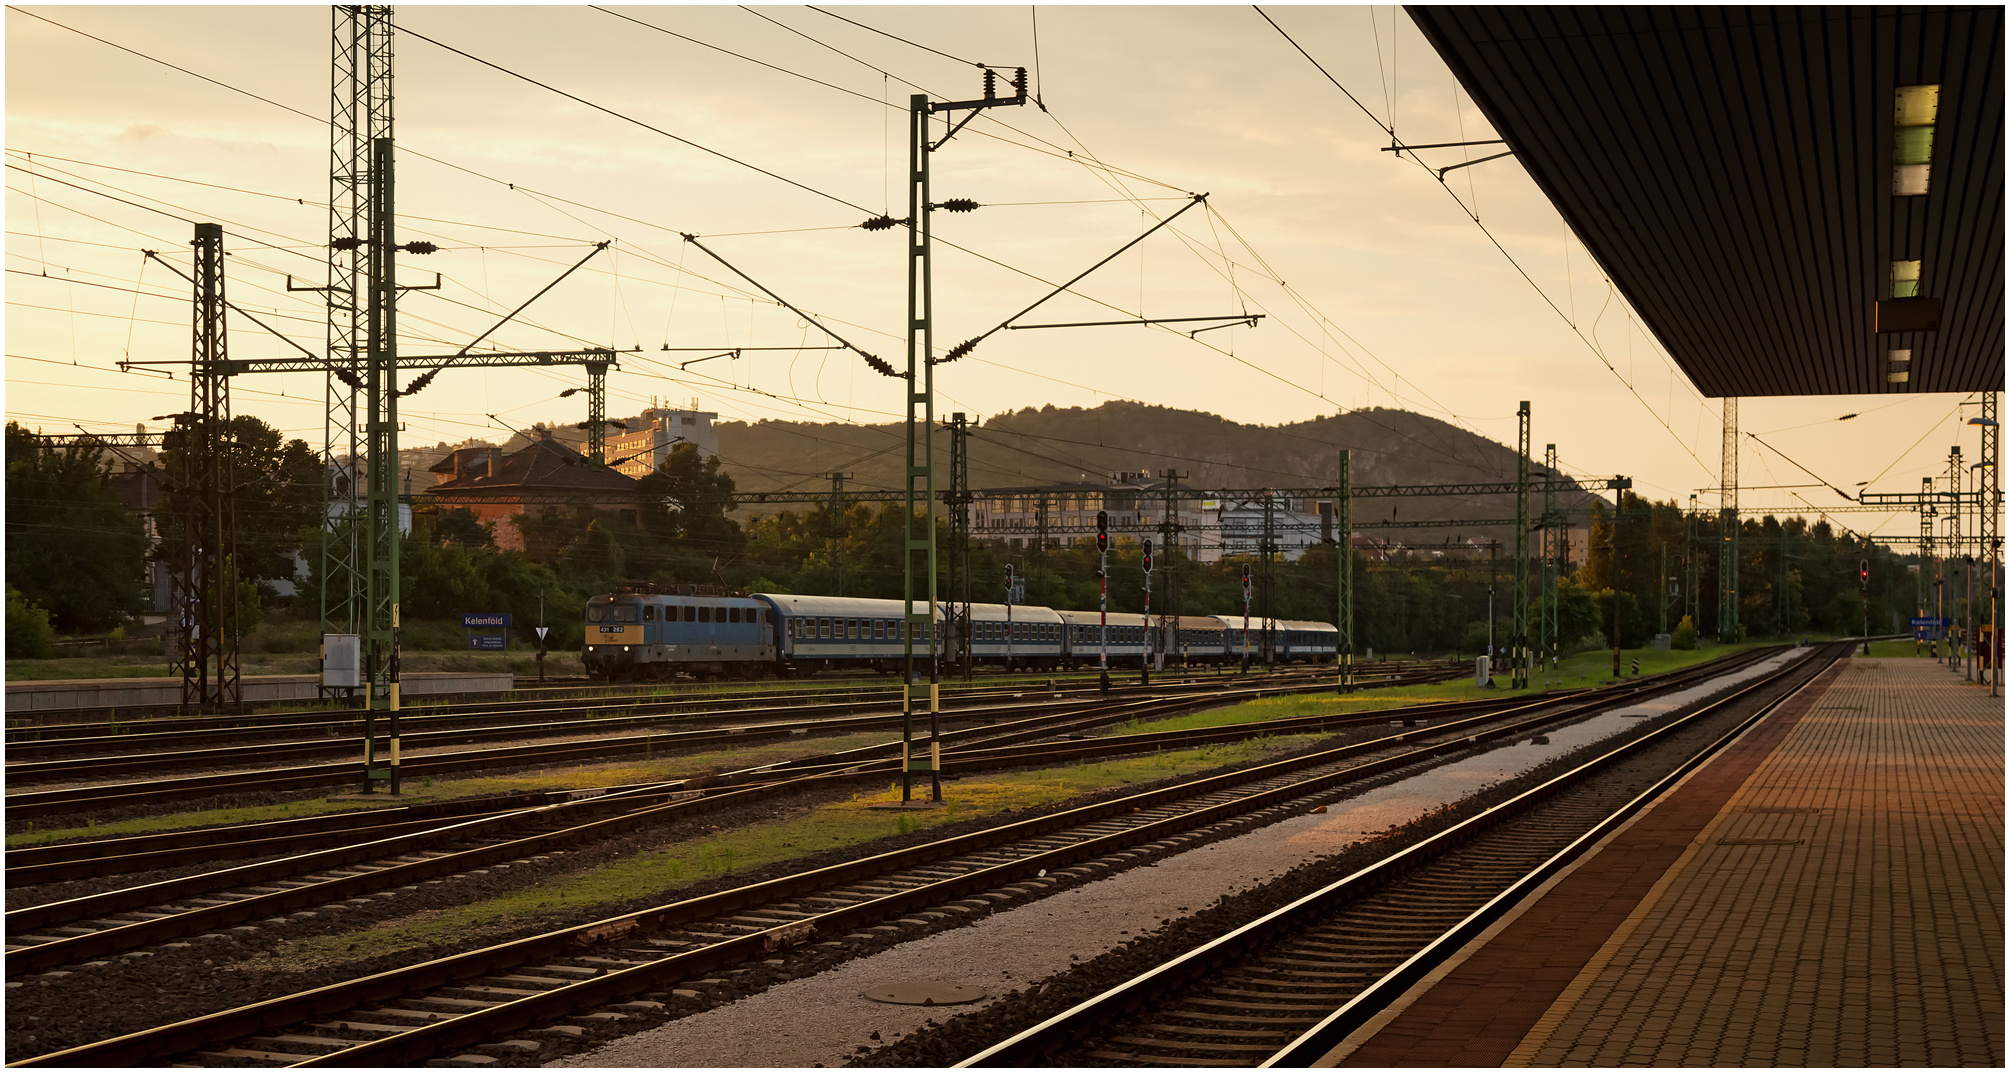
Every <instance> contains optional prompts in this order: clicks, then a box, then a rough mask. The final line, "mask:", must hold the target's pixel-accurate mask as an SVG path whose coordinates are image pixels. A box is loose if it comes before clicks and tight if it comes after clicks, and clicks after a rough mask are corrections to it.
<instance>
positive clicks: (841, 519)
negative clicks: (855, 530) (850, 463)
mask: <svg viewBox="0 0 2010 1073" xmlns="http://www.w3.org/2000/svg"><path fill="white" fill-rule="evenodd" d="M829 476H830V481H831V495H830V500H829V502H828V505H827V506H825V507H824V529H825V531H826V532H827V533H828V534H829V540H830V559H831V595H832V596H843V595H844V538H845V537H846V536H847V535H849V534H848V532H847V531H846V528H845V515H846V508H845V498H844V482H846V481H848V480H851V479H852V478H853V477H855V476H857V474H854V473H835V472H834V473H831V474H830V475H829Z"/></svg>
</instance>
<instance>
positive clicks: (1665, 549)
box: [1659, 540, 1675, 633]
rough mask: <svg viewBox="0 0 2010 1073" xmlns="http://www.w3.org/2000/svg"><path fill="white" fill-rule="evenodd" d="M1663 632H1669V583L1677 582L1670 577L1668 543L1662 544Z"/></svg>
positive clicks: (1663, 542)
mask: <svg viewBox="0 0 2010 1073" xmlns="http://www.w3.org/2000/svg"><path fill="white" fill-rule="evenodd" d="M1659 577H1660V580H1661V632H1662V633H1667V632H1668V583H1669V582H1671V581H1673V580H1675V579H1674V578H1672V577H1669V576H1668V542H1667V541H1665V540H1664V541H1662V542H1661V573H1660V575H1659Z"/></svg>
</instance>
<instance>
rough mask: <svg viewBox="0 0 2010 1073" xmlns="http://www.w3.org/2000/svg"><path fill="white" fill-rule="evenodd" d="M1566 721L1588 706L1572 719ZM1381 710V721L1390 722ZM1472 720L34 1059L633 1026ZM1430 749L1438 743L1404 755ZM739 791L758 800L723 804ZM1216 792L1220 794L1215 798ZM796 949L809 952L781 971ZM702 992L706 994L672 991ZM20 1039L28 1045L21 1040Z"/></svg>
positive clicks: (1176, 832) (1080, 870)
mask: <svg viewBox="0 0 2010 1073" xmlns="http://www.w3.org/2000/svg"><path fill="white" fill-rule="evenodd" d="M1620 699H1621V698H1620V697H1618V696H1616V695H1609V696H1607V697H1602V698H1600V700H1601V701H1605V702H1607V703H1606V704H1601V705H1599V706H1601V707H1602V706H1608V705H1609V703H1610V702H1613V701H1619V700H1620ZM1543 707H1546V708H1549V709H1551V713H1550V714H1549V715H1548V716H1546V717H1543V719H1542V720H1541V721H1542V722H1545V723H1549V722H1554V721H1555V720H1557V719H1563V718H1580V717H1582V716H1583V715H1584V714H1585V713H1584V711H1583V709H1584V708H1588V707H1590V705H1576V704H1568V703H1550V704H1545V705H1543ZM1564 709H1575V710H1571V711H1568V712H1567V714H1559V711H1560V710H1564ZM1378 714H1379V715H1380V717H1381V718H1382V719H1383V720H1386V719H1387V718H1388V716H1389V713H1387V712H1383V713H1378ZM1471 722H1472V720H1460V721H1457V722H1455V723H1453V724H1449V725H1447V726H1440V727H1436V728H1431V729H1428V730H1424V729H1420V730H1416V731H1410V732H1405V733H1403V734H1400V735H1396V736H1393V737H1392V738H1387V739H1382V740H1380V741H1377V742H1373V743H1365V744H1363V745H1359V746H1351V747H1347V748H1343V749H1340V750H1327V751H1323V752H1321V753H1316V754H1313V755H1310V756H1306V757H1300V758H1297V759H1294V760H1290V761H1284V762H1279V763H1274V764H1267V765H1260V766H1258V767H1255V768H1252V769H1249V770H1247V771H1244V772H1241V773H1238V774H1235V775H1230V776H1219V777H1216V778H1213V779H1207V780H1201V781H1200V782H1198V783H1191V784H1188V785H1185V786H1181V787H1177V788H1168V789H1162V790H1157V791H1152V792H1149V793H1145V794H1137V795H1131V796H1129V797H1125V798H1122V799H1120V800H1117V801H1111V802H1105V803H1103V804H1099V805H1094V806H1089V807H1086V808H1083V809H1076V810H1070V811H1069V812H1067V813H1064V814H1060V815H1056V816H1049V817H1044V818H1040V819H1034V820H1027V821H1023V822H1021V823H1019V824H1016V825H1011V826H1008V827H1005V828H992V829H989V830H986V831H982V832H978V833H975V834H973V835H970V836H965V837H962V838H952V839H945V840H940V841H936V842H931V843H929V844H927V845H925V846H922V847H918V848H915V849H912V850H906V851H896V852H894V853H889V854H882V855H880V856H877V857H874V858H869V859H866V860H862V861H849V862H845V863H843V864H838V865H833V866H830V867H827V868H823V869H819V870H815V871H811V872H808V873H800V874H796V875H788V876H782V877H779V878H777V879H774V880H770V881H768V882H766V883H761V884H755V885H753V886H749V887H743V888H736V889H732V890H727V891H722V892H720V893H718V894H716V895H712V896H710V897H704V898H694V899H690V900H687V901H684V902H679V903H676V904H674V905H670V906H659V907H654V908H651V909H646V910H644V911H642V912H639V913H633V914H629V915H626V916H621V917H615V918H610V919H607V920H600V921H596V922H593V923H592V924H589V925H586V926H584V927H575V928H568V929H561V930H559V931H554V932H548V933H546V934H544V935H541V936H537V937H535V938H533V939H531V940H528V941H526V942H522V943H517V944H506V945H504V946H498V947H492V948H488V949H484V950H478V951H471V952H467V953H462V954H458V955H452V956H449V957H445V958H441V959H438V960H435V961H432V962H427V963H424V964H421V965H418V966H410V967H406V968H403V969H399V970H396V971H393V972H386V973H382V974H379V975H377V976H372V977H366V978H364V979H360V980H353V981H348V982H345V983H343V984H339V985H334V986H330V987H326V988H321V989H318V990H315V991H310V992H306V993H302V994H296V995H290V996H285V997H282V998H277V999H272V1000H269V1001H266V1002H262V1003H256V1004H253V1005H251V1006H248V1007H244V1008H240V1009H237V1010H231V1011H225V1012H223V1013H220V1014H216V1015H212V1016H209V1017H203V1018H198V1019H195V1020H192V1021H189V1022H186V1023H183V1024H179V1025H176V1026H172V1027H171V1028H170V1029H168V1030H165V1031H164V1032H159V1033H151V1034H148V1033H142V1034H136V1035H132V1036H127V1037H123V1038H120V1039H117V1040H113V1041H107V1042H104V1043H100V1044H97V1045H92V1046H86V1047H82V1048H75V1049H72V1050H69V1051H66V1052H63V1053H59V1054H50V1055H44V1056H42V1057H41V1058H40V1059H38V1060H37V1063H38V1064H139V1063H146V1064H153V1063H157V1062H159V1061H160V1060H163V1059H165V1058H167V1057H169V1056H170V1055H178V1056H180V1057H181V1058H182V1059H183V1060H197V1061H203V1062H211V1063H214V1062H222V1063H229V1062H233V1061H253V1062H258V1063H265V1062H270V1061H275V1060H277V1059H274V1058H269V1057H266V1056H267V1055H277V1054H288V1055H291V1056H293V1057H292V1058H291V1059H288V1060H289V1061H291V1060H296V1059H298V1060H312V1056H314V1055H316V1054H323V1055H336V1057H333V1058H331V1059H329V1061H331V1062H332V1063H333V1064H356V1063H363V1064H403V1063H409V1062H415V1061H419V1060H422V1059H424V1058H426V1057H431V1056H434V1055H438V1054H441V1053H451V1052H453V1051H455V1050H458V1049H462V1048H465V1047H468V1046H473V1045H476V1044H479V1043H481V1042H482V1041H483V1040H495V1039H500V1038H501V1037H503V1036H506V1035H508V1034H510V1033H512V1032H516V1031H519V1030H523V1029H527V1028H530V1027H532V1026H534V1025H537V1024H540V1023H543V1022H548V1021H553V1020H560V1019H564V1018H568V1017H570V1018H572V1019H573V1020H574V1021H575V1022H578V1023H573V1024H566V1025H558V1026H554V1030H555V1031H558V1034H559V1035H561V1036H571V1035H573V1034H576V1033H580V1032H584V1031H588V1030H590V1029H591V1028H592V1027H593V1026H595V1025H601V1024H604V1023H605V1022H606V1021H608V1020H612V1019H614V1018H618V1017H637V1016H643V1015H652V1016H653V1015H654V1014H656V1013H657V1012H659V1011H660V1009H661V1008H662V1004H666V1003H668V1002H670V1000H672V999H676V1000H680V1001H690V1000H693V999H694V998H695V997H696V996H698V995H700V994H702V986H723V985H721V984H719V982H718V981H717V980H716V979H714V980H712V981H711V984H710V985H706V984H705V978H706V976H707V974H709V973H713V972H721V971H726V972H729V973H730V972H734V971H737V972H739V973H740V974H742V975H743V976H744V975H745V974H747V973H752V974H753V975H754V976H755V977H760V976H762V975H764V974H766V975H772V973H770V972H769V970H771V969H775V968H776V967H777V965H776V963H777V962H782V963H784V964H786V961H787V957H789V956H795V957H802V956H807V957H808V958H809V960H810V961H811V962H817V961H819V960H821V961H829V960H832V959H837V958H841V957H844V956H850V952H851V951H853V950H855V949H857V948H858V947H859V946H860V944H868V945H869V944H871V943H873V942H876V941H878V940H879V939H881V938H884V937H885V936H886V935H890V934H894V933H899V932H902V931H904V930H910V931H911V930H913V929H916V928H921V929H926V928H931V927H936V926H942V925H946V924H950V923H953V922H954V921H956V920H957V919H958V918H960V917H962V916H966V915H968V914H970V913H973V912H978V911H982V910H987V909H988V908H989V907H990V905H992V904H996V903H1000V902H1008V901H1013V900H1017V899H1021V898H1026V897H1030V896H1034V895H1036V894H1038V893H1040V892H1042V891H1045V890H1049V889H1052V888H1053V887H1055V886H1057V885H1060V884H1063V883H1067V882H1077V881H1081V880H1083V879H1085V878H1088V877H1091V876H1093V875H1095V874H1099V873H1100V872H1102V871H1105V870H1108V869H1110V868H1114V867H1121V866H1124V865H1126V864H1127V863H1135V862H1136V861H1138V860H1142V859H1146V858H1148V857H1150V856H1152V855H1155V854H1159V853H1164V852H1172V851H1174V850H1176V849H1177V848H1180V847H1182V846H1186V845H1189V844H1191V843H1193V842H1195V841H1197V840H1201V839H1204V838H1207V837H1220V836H1223V835H1225V834H1227V833H1230V832H1232V831H1235V830H1241V829H1245V828H1246V827H1247V826H1248V825H1250V824H1253V823H1260V822H1267V818H1274V817H1275V816H1278V815H1281V814H1283V813H1284V812H1286V811H1291V810H1295V808H1296V807H1297V803H1298V802H1300V801H1301V800H1302V799H1303V798H1304V797H1305V795H1307V794H1310V793H1321V792H1327V793H1330V792H1332V791H1333V790H1334V788H1336V787H1340V786H1343V785H1345V784H1348V783H1355V784H1357V788H1358V783H1359V782H1360V780H1363V779H1373V778H1375V777H1377V776H1385V775H1387V774H1389V773H1391V772H1394V771H1397V770H1401V769H1404V768H1410V767H1414V766H1415V765H1417V764H1419V763H1421V762H1424V761H1425V760H1427V759H1429V758H1430V757H1433V756H1443V755H1451V754H1456V753H1464V752H1466V751H1468V750H1470V749H1471V748H1472V747H1473V746H1474V745H1475V744H1478V743H1479V742H1481V741H1483V740H1487V739H1489V738H1492V737H1499V736H1511V735H1514V734H1525V733H1527V732H1528V731H1529V729H1531V725H1532V723H1531V721H1527V720H1523V721H1517V722H1516V723H1514V724H1512V725H1510V726H1505V727H1501V726H1496V727H1494V728H1492V729H1489V730H1478V729H1477V728H1476V727H1474V726H1471V725H1467V724H1469V723H1471ZM1431 737H1435V738H1439V739H1441V740H1440V741H1439V742H1437V743H1436V744H1426V745H1422V746H1416V747H1413V748H1408V749H1404V750H1402V751H1399V752H1395V753H1392V752H1391V750H1392V748H1397V747H1400V746H1403V745H1407V744H1408V742H1410V741H1413V740H1423V739H1426V738H1431ZM1069 745H1070V746H1075V745H1076V743H1069ZM1378 752H1379V753H1381V754H1383V755H1382V757H1381V758H1380V759H1375V760H1367V761H1365V762H1363V757H1364V755H1367V754H1371V753H1378ZM1021 762H1022V763H1023V760H1022V761H1021ZM740 793H745V791H739V792H736V793H733V794H726V795H721V798H722V800H723V799H725V798H732V797H736V796H738V794H740ZM1209 794H1212V795H1216V796H1215V798H1214V799H1209V798H1208V797H1207V796H1206V795H1209ZM526 863H527V864H528V865H530V866H535V865H536V863H537V862H536V861H529V862H526ZM364 904H366V905H367V904H368V903H367V902H366V903H364ZM359 908H361V907H360V906H359ZM239 930H240V931H242V930H244V929H239ZM222 941H228V940H222ZM791 948H800V949H798V950H797V951H796V953H795V954H794V955H785V956H783V957H780V958H778V957H776V955H778V954H784V952H785V951H787V950H789V949H791ZM748 962H759V963H760V964H759V965H758V966H754V967H752V968H751V969H749V968H745V967H744V966H745V965H746V963H748ZM735 966H742V967H741V968H738V969H734V968H733V967H735ZM694 980H696V981H700V984H699V985H694V986H688V987H684V988H674V989H673V990H672V991H667V992H666V991H661V990H658V989H661V988H666V987H671V986H672V985H674V984H678V983H686V982H689V981H694ZM56 982H57V983H60V982H61V981H60V978H59V979H58V980H57V981H56ZM27 983H29V984H40V985H42V986H48V985H49V983H50V981H48V980H47V979H46V978H45V977H37V978H35V979H33V980H30V981H27ZM636 995H642V996H645V997H644V998H643V1000H642V1001H643V1003H644V1004H645V1005H643V1006H641V1007H633V1006H631V1007H629V1008H627V1009H625V1010H623V1009H619V1008H617V1009H614V1010H605V1009H602V1010H600V1011H599V1012H596V1013H585V1014H582V1013H581V1012H580V1011H582V1010H588V1009H596V1008H599V1007H605V1006H607V1005H608V1004H610V1003H618V1002H619V1000H621V999H632V998H634V996H636ZM651 996H653V997H651ZM314 1026H321V1027H318V1028H317V1027H314ZM328 1026H334V1027H328ZM14 1027H15V1030H16V1031H17V1032H18V1031H19V1028H20V1026H18V1025H17V1026H14ZM72 1027H73V1028H74V1026H72ZM58 1035H61V1036H66V1037H68V1036H71V1035H72V1033H71V1032H64V1033H58ZM38 1038H46V1036H42V1035H40V1034H38ZM359 1039H362V1040H364V1041H366V1042H360V1043H359V1042H357V1041H358V1040H359ZM232 1051H237V1052H245V1053H235V1054H233V1053H231V1052H232ZM191 1052H204V1055H206V1057H193V1056H192V1053H191Z"/></svg>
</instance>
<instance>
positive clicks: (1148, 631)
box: [1138, 537, 1158, 686]
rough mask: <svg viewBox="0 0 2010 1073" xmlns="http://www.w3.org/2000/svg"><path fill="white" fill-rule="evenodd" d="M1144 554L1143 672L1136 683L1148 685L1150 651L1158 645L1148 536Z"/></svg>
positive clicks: (1150, 660)
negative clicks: (1153, 626)
mask: <svg viewBox="0 0 2010 1073" xmlns="http://www.w3.org/2000/svg"><path fill="white" fill-rule="evenodd" d="M1144 556H1145V561H1144V568H1145V652H1144V657H1143V658H1142V659H1141V660H1140V661H1139V663H1140V665H1141V666H1142V667H1143V673H1142V674H1141V675H1140V676H1139V678H1138V684H1139V685H1143V686H1149V685H1151V684H1152V652H1153V650H1154V649H1155V648H1157V647H1158V646H1157V645H1156V643H1155V641H1156V639H1157V637H1158V631H1156V630H1154V629H1152V541H1151V538H1150V537H1146V538H1145V542H1144Z"/></svg>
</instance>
